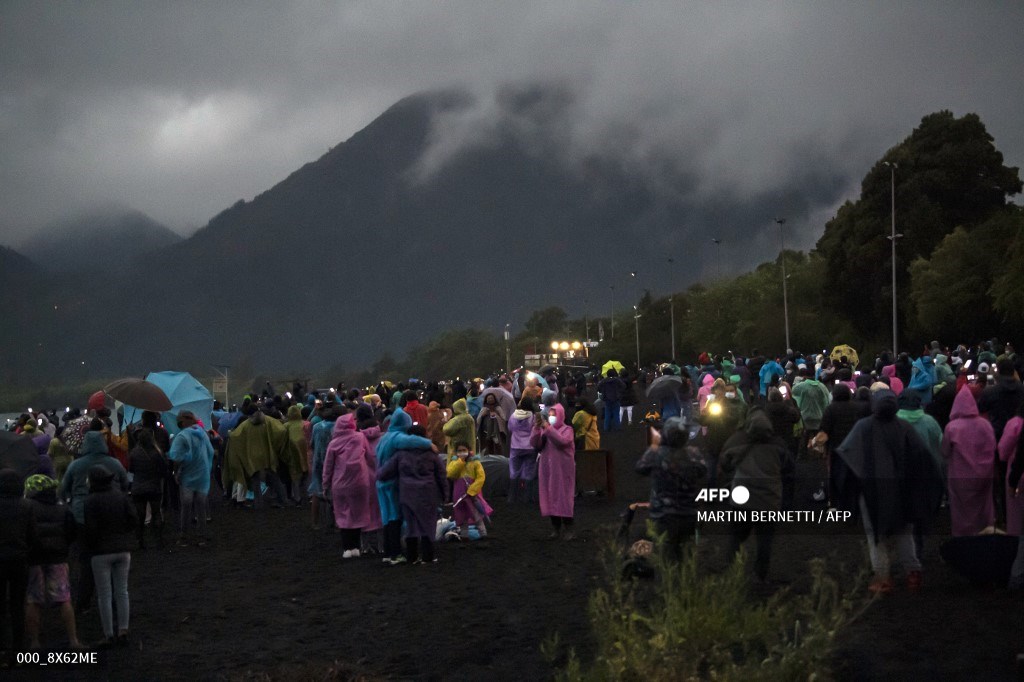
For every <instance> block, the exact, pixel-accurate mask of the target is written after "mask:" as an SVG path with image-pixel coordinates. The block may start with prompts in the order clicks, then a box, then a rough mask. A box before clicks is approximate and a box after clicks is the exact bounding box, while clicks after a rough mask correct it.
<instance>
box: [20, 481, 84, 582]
mask: <svg viewBox="0 0 1024 682" xmlns="http://www.w3.org/2000/svg"><path fill="white" fill-rule="evenodd" d="M28 502H29V507H30V508H31V510H32V520H33V522H34V523H35V530H36V533H35V539H34V541H33V542H32V547H31V549H30V550H29V553H28V563H29V564H30V565H32V566H39V565H42V564H64V563H67V561H68V548H69V547H70V546H71V543H72V542H74V541H75V535H76V534H77V531H78V524H76V523H75V515H74V514H72V513H71V507H69V506H67V505H64V504H57V493H56V491H54V490H49V491H46V492H43V493H38V494H36V496H35V497H34V498H32V499H30V500H28Z"/></svg>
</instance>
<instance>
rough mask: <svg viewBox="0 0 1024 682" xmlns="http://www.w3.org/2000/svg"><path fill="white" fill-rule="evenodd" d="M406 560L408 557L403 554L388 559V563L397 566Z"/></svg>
mask: <svg viewBox="0 0 1024 682" xmlns="http://www.w3.org/2000/svg"><path fill="white" fill-rule="evenodd" d="M406 561H408V559H406V558H405V557H404V556H401V555H399V556H396V557H395V558H394V559H391V560H389V561H388V563H389V564H391V565H392V566H399V565H401V564H404V563H406Z"/></svg>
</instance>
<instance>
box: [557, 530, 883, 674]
mask: <svg viewBox="0 0 1024 682" xmlns="http://www.w3.org/2000/svg"><path fill="white" fill-rule="evenodd" d="M658 555H659V553H657V552H656V553H655V555H654V556H652V557H651V560H652V561H653V562H654V564H655V565H656V567H657V570H658V575H659V578H658V579H657V580H654V581H649V582H642V581H641V582H637V581H633V580H630V579H629V578H624V577H622V575H621V571H620V570H618V568H619V567H618V563H619V562H618V561H613V562H610V567H612V568H613V570H611V576H610V578H611V583H610V586H609V587H608V588H606V589H598V590H597V591H596V592H594V594H593V595H592V596H591V599H590V606H589V611H590V621H591V625H592V628H593V631H594V635H595V639H596V643H597V649H596V655H595V657H594V660H593V662H592V663H590V664H589V665H588V664H584V663H583V662H582V661H581V660H580V659H579V658H578V657H577V655H576V653H575V651H574V650H571V649H570V651H569V653H568V660H567V661H566V662H565V664H564V665H563V666H562V667H561V669H560V670H559V671H558V672H557V673H556V676H555V677H556V679H559V680H573V681H575V680H645V681H647V680H808V679H815V680H819V679H828V678H829V677H830V673H829V669H828V665H829V660H830V657H831V654H832V650H833V645H834V643H835V641H836V636H837V634H838V633H839V632H840V631H841V630H842V628H843V627H844V626H846V625H847V624H849V623H850V622H851V621H852V620H853V619H854V618H856V617H857V616H858V615H859V613H860V612H861V611H862V610H863V607H864V605H865V604H866V599H865V598H863V597H862V596H860V595H863V594H865V591H864V589H863V582H864V579H863V576H861V577H859V578H858V579H856V580H853V581H851V585H852V586H851V587H850V589H849V591H847V592H844V591H843V590H842V589H841V588H840V586H839V581H838V580H837V578H836V577H834V576H833V575H830V574H829V572H828V571H827V570H826V564H825V561H824V560H822V559H814V560H812V561H810V562H809V569H810V573H809V575H810V578H811V585H810V589H809V591H808V592H806V593H803V594H796V593H794V592H793V591H791V590H789V589H784V590H781V591H779V592H776V593H775V594H774V595H773V596H771V597H769V598H768V599H766V600H755V599H752V598H751V597H750V595H749V592H748V585H749V579H748V577H747V575H746V572H745V569H744V558H743V557H744V555H743V554H741V555H740V558H739V559H738V560H737V561H736V562H734V563H733V564H732V565H731V566H730V567H729V568H728V569H726V570H725V571H724V572H722V573H720V574H717V575H715V574H702V573H701V572H700V571H698V565H697V560H696V556H695V552H694V551H693V550H692V548H691V551H689V552H688V553H687V555H686V557H685V559H684V560H683V561H682V562H681V563H680V564H679V565H677V566H671V565H666V563H665V561H664V560H663V559H661V558H658ZM559 648H560V647H559V643H558V639H557V637H555V638H552V639H550V640H549V641H548V642H546V643H545V645H544V647H542V650H543V652H544V654H545V655H547V656H548V658H549V660H552V661H554V660H555V658H556V657H557V656H558V655H559Z"/></svg>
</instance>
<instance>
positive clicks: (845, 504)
mask: <svg viewBox="0 0 1024 682" xmlns="http://www.w3.org/2000/svg"><path fill="white" fill-rule="evenodd" d="M870 400H871V416H870V417H867V418H864V419H861V420H860V421H858V422H857V423H856V424H855V425H854V427H853V429H852V430H851V431H850V434H849V435H848V436H847V437H846V438H845V439H844V440H843V442H842V444H840V446H839V448H838V454H839V458H838V460H837V462H836V464H837V465H841V466H840V467H838V468H840V471H838V472H837V473H836V486H837V489H838V492H837V503H838V506H839V507H840V508H841V509H846V510H849V511H853V510H854V509H859V510H860V513H861V519H862V521H863V524H864V533H865V535H866V536H867V541H868V554H869V556H870V559H871V568H872V570H873V571H874V578H873V579H872V581H871V584H870V585H869V588H868V589H869V590H870V591H871V592H873V593H875V594H887V593H889V592H891V591H892V589H893V586H894V583H893V579H892V576H891V573H890V571H891V565H892V559H893V556H892V555H893V554H897V555H898V557H899V561H900V564H901V565H902V566H903V570H905V571H907V587H908V589H910V590H912V591H914V590H917V589H919V588H920V587H921V585H922V583H923V574H922V570H921V569H922V567H921V561H920V559H919V557H918V555H917V550H916V548H915V545H914V537H913V532H912V530H913V529H914V528H915V526H916V527H918V528H920V529H922V530H923V529H925V528H926V526H927V524H928V523H929V522H930V521H931V520H932V518H933V517H934V515H935V512H936V511H937V509H938V506H939V502H940V501H941V498H942V472H941V471H940V470H939V468H938V466H936V464H935V461H934V460H933V459H932V456H931V455H930V454H929V453H928V448H927V446H925V444H924V443H923V442H922V441H921V438H920V436H918V435H917V432H916V431H914V429H913V427H912V426H910V424H908V423H906V422H904V421H903V420H901V419H897V417H896V413H897V412H898V406H897V402H896V394H895V393H893V392H892V391H878V392H877V393H875V394H874V395H872V396H871V397H870Z"/></svg>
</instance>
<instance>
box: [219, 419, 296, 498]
mask: <svg viewBox="0 0 1024 682" xmlns="http://www.w3.org/2000/svg"><path fill="white" fill-rule="evenodd" d="M287 447H288V432H287V431H286V430H285V428H284V425H283V424H282V423H281V422H279V421H277V420H276V419H272V418H269V417H267V416H266V415H264V414H263V413H262V412H260V411H258V410H257V411H256V412H254V413H253V414H252V415H251V416H250V417H249V418H248V419H245V420H244V421H243V422H242V423H241V424H239V425H238V427H237V428H236V429H235V430H234V431H232V432H231V437H230V438H229V439H228V449H227V452H226V453H225V455H224V458H225V460H226V461H227V465H226V466H225V467H224V476H225V481H224V484H225V485H224V487H225V488H227V487H228V486H229V485H230V484H231V483H232V482H235V483H241V484H242V485H248V484H249V481H250V480H251V479H252V477H253V476H254V475H256V474H259V473H260V472H263V471H268V470H269V471H276V470H277V466H278V464H279V462H280V459H281V457H282V455H283V454H284V451H285V448H287Z"/></svg>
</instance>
